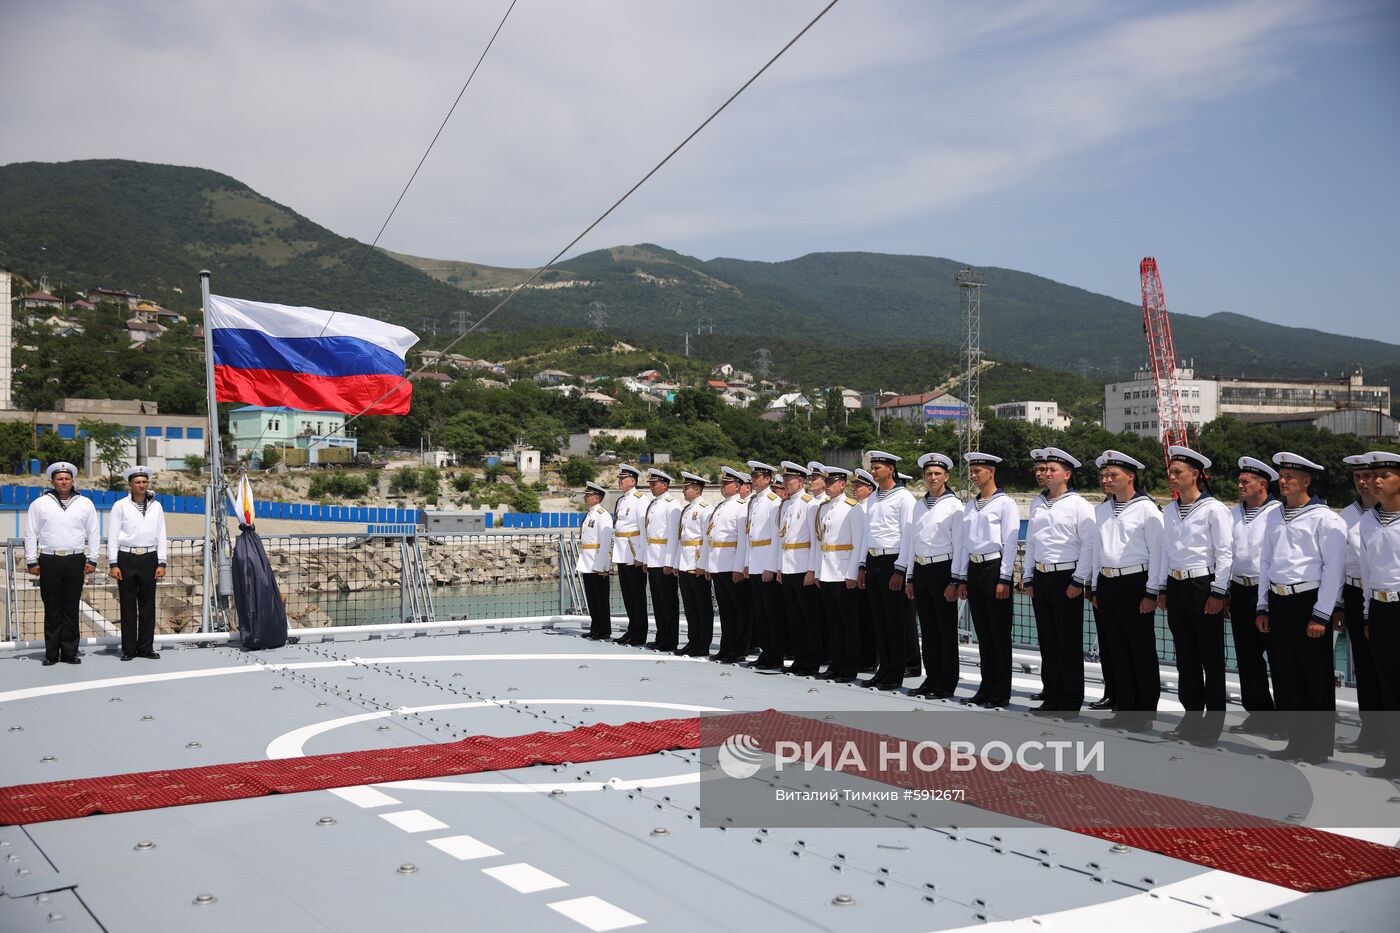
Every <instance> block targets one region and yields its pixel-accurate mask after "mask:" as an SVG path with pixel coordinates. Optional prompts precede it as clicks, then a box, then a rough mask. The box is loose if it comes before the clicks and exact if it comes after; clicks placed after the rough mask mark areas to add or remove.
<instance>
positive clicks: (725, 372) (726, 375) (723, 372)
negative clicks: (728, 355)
mask: <svg viewBox="0 0 1400 933" xmlns="http://www.w3.org/2000/svg"><path fill="white" fill-rule="evenodd" d="M710 375H712V376H715V377H716V378H718V379H723V380H726V381H728V380H729V379H730V378H732V377H733V375H734V367H733V366H731V365H730V364H728V363H720V364H719V365H718V366H716V367H715V368H714V369H712V370H710Z"/></svg>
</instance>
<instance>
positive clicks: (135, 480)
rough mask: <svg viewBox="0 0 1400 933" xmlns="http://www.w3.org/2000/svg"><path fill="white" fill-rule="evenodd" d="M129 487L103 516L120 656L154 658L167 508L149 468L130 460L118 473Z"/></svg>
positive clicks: (155, 655)
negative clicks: (118, 622)
mask: <svg viewBox="0 0 1400 933" xmlns="http://www.w3.org/2000/svg"><path fill="white" fill-rule="evenodd" d="M122 475H123V476H124V477H125V478H126V484H127V488H128V489H129V490H130V493H129V494H128V495H127V496H126V497H125V498H122V499H118V500H117V501H116V503H114V504H113V505H112V514H111V515H109V516H108V518H107V566H108V574H109V575H110V576H111V577H112V579H114V580H116V581H117V593H118V595H119V597H120V599H121V626H122V660H123V661H130V660H131V659H132V658H147V659H149V660H152V661H154V660H158V659H159V658H160V655H159V654H157V653H156V645H155V639H156V581H157V580H159V579H161V578H162V577H164V576H165V564H166V560H167V559H168V552H169V542H168V540H167V539H166V535H165V510H164V509H163V508H161V505H160V502H158V501H157V500H156V498H155V496H153V495H151V493H150V486H151V468H150V467H146V466H134V467H131V468H130V469H128V470H127V471H126V472H125V473H123V474H122Z"/></svg>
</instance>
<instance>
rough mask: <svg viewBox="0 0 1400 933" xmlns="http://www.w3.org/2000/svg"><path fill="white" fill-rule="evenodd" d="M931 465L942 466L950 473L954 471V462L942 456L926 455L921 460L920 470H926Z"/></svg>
mask: <svg viewBox="0 0 1400 933" xmlns="http://www.w3.org/2000/svg"><path fill="white" fill-rule="evenodd" d="M930 464H931V465H933V466H941V467H942V468H943V469H945V470H947V471H948V472H950V473H951V472H952V471H953V461H952V460H950V459H948V458H947V457H945V456H943V455H942V454H924V455H923V456H922V457H920V458H919V469H921V470H926V469H928V467H929V465H930Z"/></svg>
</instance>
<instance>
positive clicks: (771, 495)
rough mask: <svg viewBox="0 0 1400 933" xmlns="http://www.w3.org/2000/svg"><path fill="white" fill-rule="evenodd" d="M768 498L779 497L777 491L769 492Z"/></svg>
mask: <svg viewBox="0 0 1400 933" xmlns="http://www.w3.org/2000/svg"><path fill="white" fill-rule="evenodd" d="M768 498H770V499H776V498H778V494H777V493H776V492H770V493H768Z"/></svg>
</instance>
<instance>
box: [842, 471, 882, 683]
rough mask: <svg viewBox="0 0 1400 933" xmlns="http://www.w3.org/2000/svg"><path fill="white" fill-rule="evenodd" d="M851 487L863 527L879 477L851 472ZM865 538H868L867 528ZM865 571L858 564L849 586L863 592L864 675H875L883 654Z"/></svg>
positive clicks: (859, 595) (859, 594) (860, 598)
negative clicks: (879, 644)
mask: <svg viewBox="0 0 1400 933" xmlns="http://www.w3.org/2000/svg"><path fill="white" fill-rule="evenodd" d="M848 488H849V490H850V493H851V498H852V499H855V500H856V508H858V509H860V512H861V516H862V525H864V522H866V521H868V520H869V519H868V517H867V516H868V515H869V513H868V512H867V511H866V509H865V506H866V503H868V502H869V501H870V497H871V496H872V495H874V494H875V490H876V488H878V487H877V484H876V482H875V477H874V476H872V475H870V471H869V470H864V469H859V468H857V469H855V470H853V471H852V472H851V484H850V486H849V487H848ZM861 535H862V537H864V529H863V528H862V532H861ZM863 546H864V545H863V543H857V544H856V551H858V552H859V551H860V550H861V548H862V547H863ZM857 560H864V554H863V553H862V554H860V555H859V556H858V557H857ZM863 569H864V568H863V567H862V566H860V565H857V566H856V578H855V579H850V578H848V579H847V580H846V585H847V587H849V588H851V589H855V590H858V591H860V592H857V593H856V602H857V603H858V604H859V606H860V673H862V674H873V673H875V671H876V670H877V668H878V666H879V652H878V651H877V650H876V648H875V619H874V617H873V616H872V615H871V610H870V597H869V594H868V593H866V592H864V590H865V588H866V587H865V574H864V573H862V572H861V571H862V570H863Z"/></svg>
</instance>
